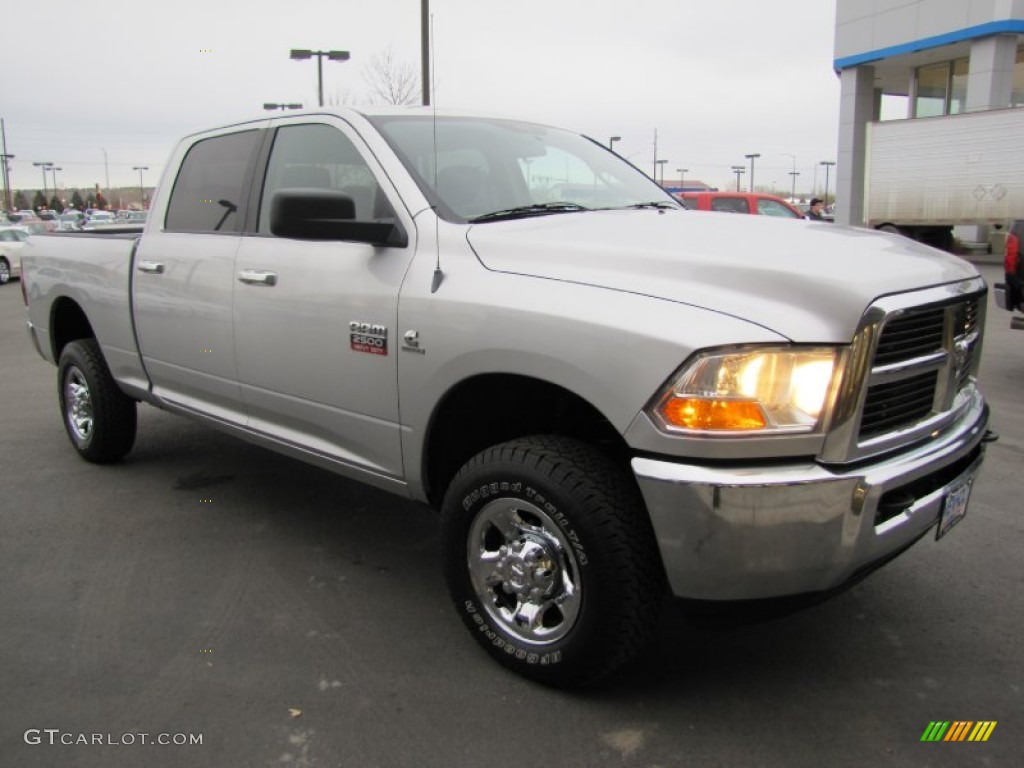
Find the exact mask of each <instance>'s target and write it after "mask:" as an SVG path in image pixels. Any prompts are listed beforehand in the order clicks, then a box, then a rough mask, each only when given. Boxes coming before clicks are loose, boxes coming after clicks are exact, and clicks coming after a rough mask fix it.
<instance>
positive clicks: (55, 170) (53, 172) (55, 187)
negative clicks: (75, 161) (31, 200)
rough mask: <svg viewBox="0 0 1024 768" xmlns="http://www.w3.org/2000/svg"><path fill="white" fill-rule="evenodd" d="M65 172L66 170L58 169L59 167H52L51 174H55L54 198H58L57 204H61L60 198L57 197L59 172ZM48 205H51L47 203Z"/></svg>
mask: <svg viewBox="0 0 1024 768" xmlns="http://www.w3.org/2000/svg"><path fill="white" fill-rule="evenodd" d="M63 170H64V169H63V168H57V167H54V166H52V165H51V166H50V172H51V173H52V174H53V196H54V197H55V198H57V202H60V198H59V197H57V171H63ZM46 204H47V205H49V204H50V203H49V201H47V203H46Z"/></svg>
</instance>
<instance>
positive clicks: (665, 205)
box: [625, 200, 682, 211]
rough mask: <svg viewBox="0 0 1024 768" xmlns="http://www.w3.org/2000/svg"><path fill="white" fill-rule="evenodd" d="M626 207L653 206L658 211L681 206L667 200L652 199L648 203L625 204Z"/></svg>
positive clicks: (671, 209) (670, 209) (672, 209)
mask: <svg viewBox="0 0 1024 768" xmlns="http://www.w3.org/2000/svg"><path fill="white" fill-rule="evenodd" d="M625 207H626V208H655V209H657V210H659V211H674V210H676V209H677V208H682V206H681V205H676V204H675V203H670V202H668V201H667V200H652V201H651V202H649V203H635V204H634V205H627V206H625Z"/></svg>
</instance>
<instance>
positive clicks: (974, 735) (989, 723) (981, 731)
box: [967, 720, 997, 741]
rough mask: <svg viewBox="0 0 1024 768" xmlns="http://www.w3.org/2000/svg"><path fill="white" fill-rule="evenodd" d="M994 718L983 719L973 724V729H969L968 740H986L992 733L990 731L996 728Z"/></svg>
mask: <svg viewBox="0 0 1024 768" xmlns="http://www.w3.org/2000/svg"><path fill="white" fill-rule="evenodd" d="M996 722H997V721H995V720H983V721H981V722H979V723H978V724H977V725H976V726H974V730H973V731H971V735H970V737H968V739H967V740H968V741H988V737H989V736H991V735H992V731H994V730H995V729H996Z"/></svg>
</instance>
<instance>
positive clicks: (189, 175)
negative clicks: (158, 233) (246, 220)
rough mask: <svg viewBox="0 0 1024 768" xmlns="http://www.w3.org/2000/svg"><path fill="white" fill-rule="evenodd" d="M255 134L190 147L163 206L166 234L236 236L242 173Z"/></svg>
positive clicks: (242, 193)
mask: <svg viewBox="0 0 1024 768" xmlns="http://www.w3.org/2000/svg"><path fill="white" fill-rule="evenodd" d="M258 136H259V132H258V131H242V132H240V133H229V134H226V135H224V136H216V137H214V138H212V139H203V140H202V141H198V142H196V143H195V144H193V145H192V148H191V149H189V151H188V154H186V155H185V159H184V160H183V161H182V163H181V170H180V171H178V178H177V179H175V180H174V189H172V190H171V199H170V202H169V203H168V204H167V220H166V222H165V227H166V229H167V230H168V231H169V232H238V231H239V230H240V229H241V228H242V216H241V214H240V213H239V208H240V207H241V205H242V201H243V200H244V199H245V195H246V191H247V190H246V189H245V173H246V171H247V170H248V168H249V161H250V159H251V158H252V153H253V150H254V149H255V146H256V140H257V138H258Z"/></svg>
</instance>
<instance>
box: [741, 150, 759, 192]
mask: <svg viewBox="0 0 1024 768" xmlns="http://www.w3.org/2000/svg"><path fill="white" fill-rule="evenodd" d="M760 156H761V155H760V154H759V153H757V152H755V153H753V154H751V155H744V157H745V158H747V160H749V161H750V191H751V192H753V191H754V160H755V158H758V157H760Z"/></svg>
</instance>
